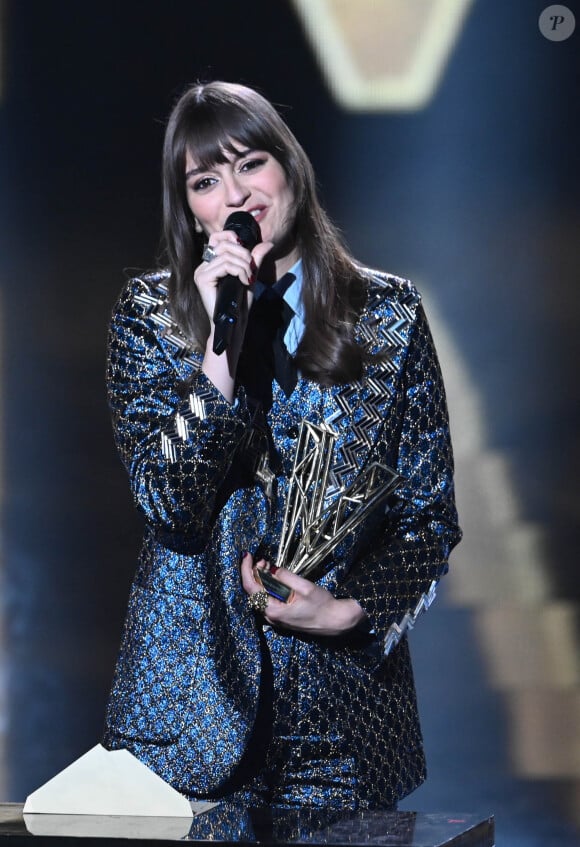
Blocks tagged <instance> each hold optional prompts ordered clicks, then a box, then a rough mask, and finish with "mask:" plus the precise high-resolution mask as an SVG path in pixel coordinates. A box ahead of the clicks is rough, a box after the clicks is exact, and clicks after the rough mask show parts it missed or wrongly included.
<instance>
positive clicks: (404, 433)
mask: <svg viewBox="0 0 580 847" xmlns="http://www.w3.org/2000/svg"><path fill="white" fill-rule="evenodd" d="M368 278H369V294H368V301H367V305H366V308H365V310H364V311H363V313H362V315H361V317H360V320H359V323H358V326H357V333H358V339H359V341H360V343H361V344H364V345H365V346H366V347H367V348H368V349H369V350H370V351H372V352H374V353H377V352H380V351H383V352H388V353H389V356H388V357H387V358H385V359H384V360H383V361H376V360H375V361H373V363H372V364H371V365H369V366H368V367H367V369H366V373H365V377H364V379H363V380H361V381H360V382H357V383H353V384H349V385H343V386H333V387H331V388H324V387H321V386H319V385H317V384H315V383H313V382H311V381H309V380H307V379H304V378H301V379H299V381H298V385H297V386H296V389H295V390H294V392H293V393H292V395H291V396H290V397H289V398H287V397H286V396H285V395H284V393H283V392H282V391H281V389H280V388H279V386H278V385H277V383H276V382H274V383H273V384H272V391H271V398H269V402H271V406H270V408H268V409H266V410H265V414H264V413H263V414H262V416H261V417H260V416H259V415H257V414H256V413H255V410H254V409H253V407H252V404H251V403H250V402H249V400H248V398H247V397H246V393H245V391H244V388H243V387H241V388H240V389H239V390H238V393H237V397H236V402H235V403H234V404H233V405H230V404H228V403H227V402H226V401H225V400H224V398H223V397H222V396H221V394H219V392H218V391H217V390H216V389H215V387H214V386H213V385H212V384H211V382H209V380H208V379H207V378H206V377H205V376H204V375H203V374H202V373H201V371H200V370H199V365H200V362H201V358H200V356H199V355H198V354H197V353H196V352H195V351H193V350H192V349H191V347H190V346H189V345H188V343H187V341H186V339H184V338H183V336H182V335H181V334H180V332H179V330H178V329H177V328H176V326H175V324H174V323H173V322H172V320H171V317H170V314H169V310H168V303H167V288H166V282H167V274H166V273H164V272H160V273H156V274H149V275H147V276H144V277H142V278H140V279H134V280H131V281H130V282H129V283H128V284H127V286H126V287H125V289H124V291H123V293H122V295H121V298H120V300H119V303H118V304H117V307H116V310H115V312H114V315H113V319H112V324H111V331H110V346H109V364H108V385H109V402H110V408H111V412H112V417H113V425H114V431H115V438H116V443H117V446H118V449H119V451H120V454H121V456H122V459H123V461H124V463H125V466H126V468H127V471H128V474H129V478H130V483H131V488H132V492H133V496H134V498H135V502H136V504H137V507H138V509H139V510H140V511H141V513H142V514H143V516H144V519H145V522H146V531H145V538H144V543H143V548H142V552H141V555H140V559H139V563H138V568H137V573H136V576H135V580H134V584H133V588H132V591H131V596H130V599H129V608H128V612H127V619H126V624H125V629H124V633H123V639H122V644H121V650H120V655H119V659H118V663H117V668H116V672H115V676H114V680H113V686H112V691H111V696H110V700H109V705H108V709H107V716H106V727H105V735H104V743H105V745H106V746H108V747H109V748H111V749H113V748H119V747H126V748H128V749H129V750H131V752H132V753H133V754H134V755H136V756H137V757H138V758H139V759H141V760H142V761H143V762H144V763H145V764H147V765H148V766H149V767H151V768H152V769H153V770H154V771H156V772H157V773H158V774H159V775H160V776H161V777H162V778H163V779H165V780H166V781H167V782H169V783H171V784H172V785H173V786H174V787H175V788H176V789H178V790H179V791H181V792H183V793H184V794H186V795H188V796H190V797H197V798H202V797H219V796H221V795H228V796H232V793H233V792H232V787H233V786H235V787H236V788H237V789H239V788H240V782H241V784H242V785H241V787H243V785H244V784H245V785H246V787H248V788H251V789H253V790H255V791H256V792H257V794H260V796H264V797H267V798H268V799H269V800H270V801H271V802H277V803H281V804H286V805H308V804H312V805H321V806H327V807H329V808H330V807H332V806H333V805H334V806H335V807H337V806H340V805H341V804H342V803H344V797H345V791H346V792H347V793H348V794H349V796H350V797H351V798H352V802H350V806H351V807H353V808H354V807H357V808H373V807H374V808H389V807H392V806H393V805H394V804H395V803H396V802H397V800H398V799H400V798H401V797H403V796H404V795H405V794H407V793H409V792H410V791H412V790H413V789H414V788H415V787H416V786H417V785H418V784H420V782H421V781H422V780H423V779H424V776H425V763H424V758H423V750H422V741H421V733H420V728H419V722H418V716H417V708H416V702H415V691H414V684H413V677H412V670H411V665H410V659H409V652H408V645H407V641H406V637H405V629H406V627H407V626H408V625H411V624H412V623H414V622H415V619H416V618H417V617H418V614H419V612H420V611H421V610H422V609H423V608H426V607H427V605H428V602H430V601H431V600H432V598H433V594H434V587H435V585H436V583H437V581H438V580H439V578H440V577H441V576H442V574H444V573H445V571H446V569H447V559H448V555H449V551H450V550H451V548H452V547H453V545H454V544H455V543H457V541H458V540H459V537H460V532H459V529H458V527H457V516H456V511H455V506H454V500H453V479H452V471H453V460H452V452H451V445H450V439H449V428H448V421H447V411H446V404H445V395H444V389H443V384H442V381H441V374H440V371H439V365H438V362H437V357H436V354H435V350H434V347H433V343H432V339H431V336H430V334H429V329H428V326H427V323H426V320H425V316H424V314H423V310H422V307H421V304H420V298H419V296H418V294H417V292H416V290H415V289H414V287H413V286H412V285H411V284H410V283H409V282H407V281H404V280H401V279H399V278H397V277H392V276H388V275H385V274H380V273H377V272H370V271H369V272H368ZM304 418H307V419H308V420H310V421H312V422H314V423H321V422H322V421H325V422H327V423H329V424H330V425H331V426H332V427H333V428H334V429H335V430H336V431H337V433H338V440H337V447H338V449H337V451H336V454H335V462H334V465H333V469H332V474H331V486H330V490H329V497H332V496H333V494H332V491H333V490H335V491H336V492H338V490H339V488H340V486H341V485H342V486H344V485H345V484H348V483H349V482H351V481H352V480H353V479H355V478H356V475H357V473H359V472H360V470H361V469H362V468H363V467H364V466H365V465H366V464H368V462H369V461H378V462H381V463H382V464H384V465H387V466H390V467H392V468H395V469H396V470H397V472H398V473H399V474H400V475H401V476H402V478H403V482H402V484H401V485H400V487H399V488H398V489H397V491H396V493H395V495H394V497H393V498H392V499H391V502H390V504H389V508H388V509H387V510H386V511H385V509H384V507H382V508H381V510H380V513H378V514H370V515H369V516H368V518H367V519H366V520H365V521H364V523H363V524H361V526H360V527H359V528H358V530H356V531H355V532H354V533H351V535H349V536H348V537H347V538H346V539H345V540H343V541H342V542H341V544H340V546H339V548H338V549H337V550H336V551H335V554H334V558H333V561H332V562H331V563H330V564H329V567H328V569H327V571H326V573H325V575H324V576H323V577H322V578H321V580H320V582H321V584H322V585H324V586H325V587H326V588H328V589H329V590H331V591H332V592H333V593H334V594H335V595H336V596H338V597H353V598H355V599H356V600H357V601H358V602H359V603H360V605H361V606H362V607H363V609H364V610H365V611H366V613H367V615H368V618H369V620H370V625H371V633H372V634H371V635H366V636H360V635H358V634H356V633H354V634H350V635H348V634H347V635H345V636H341V637H340V638H319V639H316V638H301V637H300V636H299V635H297V634H290V633H288V632H282V631H275V630H273V629H270V630H266V631H265V632H264V630H263V627H262V624H261V621H262V619H261V618H260V616H259V615H254V614H252V613H250V612H249V611H248V607H247V603H246V595H245V593H244V591H243V588H242V586H241V582H240V576H239V561H240V554H241V553H242V552H243V551H245V550H249V551H257V550H258V549H259V550H260V553H262V554H264V555H265V556H266V557H267V558H268V557H271V558H273V557H274V555H275V551H276V548H277V541H278V538H279V534H280V525H281V521H282V516H283V506H284V498H285V493H286V491H287V486H288V477H289V475H290V473H291V469H292V463H293V457H294V447H295V443H296V436H297V434H298V427H299V425H300V422H301V421H302V419H304ZM268 441H269V443H270V452H271V453H272V452H273V453H274V459H275V461H273V463H272V467H273V468H274V469H275V474H276V485H275V486H274V488H273V489H272V490H271V491H269V492H268V495H269V496H267V492H266V490H265V486H263V485H262V483H261V481H260V479H258V478H257V476H256V475H255V473H254V472H253V471H252V468H254V466H255V462H253V461H252V460H253V458H255V455H256V454H259V453H260V450H262V449H263V448H264V447H265V446H267V443H268ZM427 598H428V602H427ZM265 704H266V705H265ZM266 706H267V707H266ZM265 716H266V717H265ZM264 726H266V727H267V732H265V733H264V732H261V730H262V729H263V727H264ZM264 738H265V739H266V740H265V741H264ZM254 755H255V758H256V761H260V762H261V763H262V764H261V765H260V769H259V773H258V774H257V775H254V776H253V777H252V779H250V778H249V777H248V778H245V777H244V776H243V774H244V773H245V772H246V771H247V763H248V761H250V762H251V761H252V758H253V757H254ZM244 769H246V770H244ZM247 772H248V773H251V768H250V770H249V771H247ZM244 780H245V782H244ZM264 792H266V793H264Z"/></svg>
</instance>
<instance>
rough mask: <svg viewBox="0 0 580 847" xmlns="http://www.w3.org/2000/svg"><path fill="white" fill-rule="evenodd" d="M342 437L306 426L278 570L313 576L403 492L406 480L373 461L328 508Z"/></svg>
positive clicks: (298, 450) (289, 496) (291, 485)
mask: <svg viewBox="0 0 580 847" xmlns="http://www.w3.org/2000/svg"><path fill="white" fill-rule="evenodd" d="M337 437H338V436H337V433H336V432H334V430H333V429H331V428H330V427H329V426H328V425H326V424H321V425H317V424H313V423H311V422H310V421H306V420H304V421H302V424H301V427H300V434H299V436H298V442H297V445H296V454H295V457H294V467H293V469H292V475H291V477H290V483H289V486H288V494H287V497H286V508H285V512H284V520H283V524H282V532H281V537H280V544H279V547H278V555H277V557H276V565H277V566H278V567H281V568H286V569H287V570H290V571H293V572H294V573H299V574H300V575H301V576H308V575H309V574H311V573H312V572H313V571H315V570H316V568H317V567H318V566H319V565H321V564H322V562H323V561H324V560H325V559H326V558H327V557H328V555H329V554H330V553H332V551H333V550H334V549H335V548H336V547H337V546H338V545H339V544H340V542H341V541H342V540H343V539H344V538H345V537H346V536H347V535H348V533H350V532H352V531H353V530H354V529H356V527H357V526H358V525H359V524H360V522H361V521H362V520H363V519H364V518H365V516H366V515H367V514H368V513H369V512H370V511H372V510H373V509H375V508H376V507H377V506H379V505H380V504H381V503H382V502H383V501H384V500H386V498H387V497H388V496H389V494H390V493H391V492H392V491H393V490H394V489H395V488H396V487H397V485H398V484H399V481H400V476H399V475H398V474H397V473H395V471H393V470H392V469H391V468H388V467H387V466H386V465H381V464H379V463H378V462H372V463H371V464H369V465H367V467H366V468H364V469H363V470H362V471H361V473H360V474H358V476H357V477H356V479H355V480H354V482H353V483H351V485H349V486H345V487H344V488H342V490H341V491H340V493H339V495H338V497H337V498H335V499H334V500H333V501H332V502H331V503H330V505H329V506H327V507H326V508H325V501H326V499H327V497H326V491H327V485H328V476H329V473H330V467H331V464H332V459H333V454H334V447H335V443H336V439H337Z"/></svg>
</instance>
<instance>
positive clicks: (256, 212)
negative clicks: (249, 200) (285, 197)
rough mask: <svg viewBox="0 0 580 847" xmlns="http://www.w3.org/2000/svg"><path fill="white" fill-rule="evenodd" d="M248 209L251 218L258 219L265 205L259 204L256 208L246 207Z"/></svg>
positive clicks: (264, 209)
mask: <svg viewBox="0 0 580 847" xmlns="http://www.w3.org/2000/svg"><path fill="white" fill-rule="evenodd" d="M248 211H249V213H250V215H251V216H252V217H253V218H256V219H258V218H259V217H260V215H262V214H263V213H264V212H265V211H266V208H265V206H260V207H259V208H257V209H248Z"/></svg>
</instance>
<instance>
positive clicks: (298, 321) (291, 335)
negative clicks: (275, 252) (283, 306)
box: [254, 259, 306, 356]
mask: <svg viewBox="0 0 580 847" xmlns="http://www.w3.org/2000/svg"><path fill="white" fill-rule="evenodd" d="M302 282H303V274H302V259H298V261H297V262H295V263H294V264H293V265H292V267H291V268H290V269H289V270H288V271H287V272H286V273H285V274H284V276H282V277H280V279H279V280H277V281H276V282H275V283H274V285H273V288H274V289H275V290H276V291H277V292H278V293H279V294H280V296H281V297H282V299H283V300H285V301H286V303H288V305H289V306H290V308H291V309H292V311H293V312H294V317H293V318H292V320H291V321H290V323H289V324H288V327H287V329H286V332H285V334H284V344H285V346H286V349H287V350H288V352H289V353H290V355H291V356H294V354H295V353H296V350H297V349H298V345H299V344H300V341H301V340H302V336H303V334H304V330H305V329H306V326H305V324H304V306H303V305H302ZM266 287H267V286H266V285H264V283H263V282H260V280H259V279H258V280H256V283H255V285H254V297H255V298H256V299H259V298H260V297H261V296H262V294H263V293H264V291H265V290H266Z"/></svg>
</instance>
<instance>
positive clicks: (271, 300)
mask: <svg viewBox="0 0 580 847" xmlns="http://www.w3.org/2000/svg"><path fill="white" fill-rule="evenodd" d="M262 301H263V303H262ZM256 305H259V306H260V307H261V308H260V309H259V311H260V317H261V318H262V320H263V321H264V324H265V325H266V326H268V327H269V331H268V336H269V337H270V338H271V339H272V341H271V343H272V354H273V357H274V363H273V364H274V376H275V378H276V382H277V383H278V385H279V386H280V388H281V389H282V390H283V391H284V394H285V395H286V397H290V395H291V394H292V392H293V391H294V388H295V387H296V383H297V381H298V374H297V371H296V365H295V364H294V359H293V358H292V356H291V355H290V353H289V352H288V350H287V349H286V345H285V344H284V335H285V334H286V330H287V329H288V324H289V323H290V321H291V320H292V318H293V317H294V310H293V309H292V307H291V306H289V305H288V303H287V302H286V301H285V300H284V299H282V297H280V295H279V294H278V292H277V291H274V290H273V289H271V288H268V289H266V291H264V293H263V294H262V296H261V297H260V299H259V300H258V303H257V304H256ZM262 309H263V311H262Z"/></svg>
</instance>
